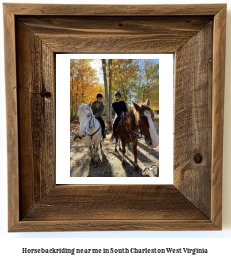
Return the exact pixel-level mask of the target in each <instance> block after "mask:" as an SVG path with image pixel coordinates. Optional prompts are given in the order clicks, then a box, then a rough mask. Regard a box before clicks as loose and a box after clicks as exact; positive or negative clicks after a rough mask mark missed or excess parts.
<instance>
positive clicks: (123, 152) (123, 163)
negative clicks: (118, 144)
mask: <svg viewBox="0 0 231 261" xmlns="http://www.w3.org/2000/svg"><path fill="white" fill-rule="evenodd" d="M122 147H123V150H122V154H123V155H122V165H123V166H124V165H125V161H124V155H125V152H126V150H125V143H124V142H122Z"/></svg>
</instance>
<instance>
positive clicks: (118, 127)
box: [116, 118, 124, 131]
mask: <svg viewBox="0 0 231 261" xmlns="http://www.w3.org/2000/svg"><path fill="white" fill-rule="evenodd" d="M123 120H124V119H123V118H122V119H121V120H120V121H119V123H118V126H117V128H116V131H119V129H120V126H121V125H122V124H123Z"/></svg>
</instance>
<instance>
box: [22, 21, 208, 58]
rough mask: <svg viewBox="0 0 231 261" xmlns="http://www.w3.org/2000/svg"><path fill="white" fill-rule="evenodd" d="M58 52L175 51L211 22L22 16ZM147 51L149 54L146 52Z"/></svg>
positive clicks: (37, 34) (36, 33)
mask: <svg viewBox="0 0 231 261" xmlns="http://www.w3.org/2000/svg"><path fill="white" fill-rule="evenodd" d="M19 19H20V21H21V22H23V23H24V24H25V25H26V26H27V27H28V28H29V29H30V30H31V31H32V32H33V33H34V34H35V35H36V36H38V38H39V39H40V40H41V41H42V42H43V43H44V44H46V45H47V46H49V48H50V49H51V50H52V51H54V52H56V53H62V52H63V50H64V49H65V51H66V52H80V53H82V52H83V51H84V52H93V53H94V52H97V53H98V52H101V53H105V52H110V53H121V52H122V53H126V52H127V53H137V52H138V53H142V52H145V53H153V52H154V51H155V52H156V53H161V52H175V51H176V50H177V49H178V48H179V47H180V46H182V44H183V43H185V42H186V41H187V40H188V39H190V38H191V37H192V36H193V35H194V34H196V33H197V32H198V31H199V30H200V29H201V28H203V27H204V26H205V25H206V24H207V23H208V22H209V21H211V20H212V17H211V16H206V17H198V16H197V17H195V16H192V17H190V18H189V17H187V16H183V17H135V18H133V17H73V16H71V17H20V18H19ZM144 50H145V51H144Z"/></svg>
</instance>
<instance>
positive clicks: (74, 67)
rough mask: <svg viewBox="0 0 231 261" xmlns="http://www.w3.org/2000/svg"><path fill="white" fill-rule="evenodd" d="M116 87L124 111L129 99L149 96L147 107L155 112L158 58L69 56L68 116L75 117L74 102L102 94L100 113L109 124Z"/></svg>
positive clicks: (157, 112)
mask: <svg viewBox="0 0 231 261" xmlns="http://www.w3.org/2000/svg"><path fill="white" fill-rule="evenodd" d="M115 91H120V92H121V94H122V96H121V100H124V101H125V102H126V104H127V107H128V111H130V110H131V109H132V103H131V101H133V102H136V103H142V102H145V101H146V99H147V98H149V100H150V107H151V109H152V110H154V111H155V114H157V115H158V114H159V60H157V59H97V60H94V59H71V60H70V119H71V122H72V121H74V120H75V119H76V114H77V106H76V102H78V103H79V104H82V103H90V102H94V101H95V100H96V95H97V94H98V93H101V94H102V95H103V102H104V105H105V109H104V112H103V114H102V115H103V116H106V122H107V123H108V124H110V122H111V120H112V117H113V116H114V112H113V110H112V106H111V104H112V103H113V102H114V101H115V99H114V93H115Z"/></svg>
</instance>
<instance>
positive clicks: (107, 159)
mask: <svg viewBox="0 0 231 261" xmlns="http://www.w3.org/2000/svg"><path fill="white" fill-rule="evenodd" d="M154 124H155V127H156V131H157V134H158V135H159V121H155V123H154ZM77 130H78V125H77V124H71V136H70V174H71V177H158V176H159V146H158V147H157V148H155V149H150V148H149V147H147V146H146V143H145V141H144V139H143V138H142V139H139V141H138V146H137V161H138V162H137V163H138V165H139V167H140V168H139V170H138V171H136V170H135V169H134V167H133V163H134V155H133V148H132V146H130V147H131V150H129V149H128V147H126V153H125V166H122V164H121V161H122V152H121V151H119V149H118V146H117V149H118V152H115V145H114V144H111V143H110V142H109V138H110V134H108V135H106V139H104V142H103V143H102V144H103V155H102V154H101V151H100V150H99V156H100V162H99V163H98V165H95V164H90V153H89V148H86V147H85V142H84V138H83V139H82V140H77V142H74V141H73V139H74V137H75V134H76V133H77ZM154 164H155V165H156V166H157V167H155V168H154V170H148V169H146V171H145V172H144V171H143V170H144V169H145V168H149V167H151V166H153V165H154Z"/></svg>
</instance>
